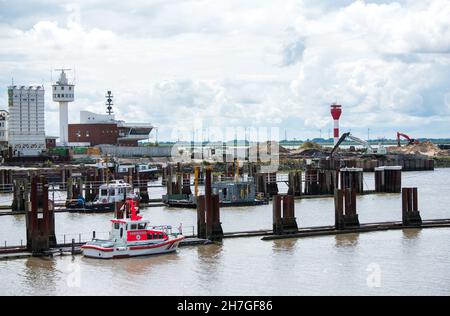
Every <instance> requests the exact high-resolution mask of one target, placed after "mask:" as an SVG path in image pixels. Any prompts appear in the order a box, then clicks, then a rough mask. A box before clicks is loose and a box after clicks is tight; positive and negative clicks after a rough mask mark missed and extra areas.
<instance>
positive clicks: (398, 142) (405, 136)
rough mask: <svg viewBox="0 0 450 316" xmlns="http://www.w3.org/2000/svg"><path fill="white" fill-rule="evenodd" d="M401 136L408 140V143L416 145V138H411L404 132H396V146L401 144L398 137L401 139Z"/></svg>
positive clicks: (417, 142)
mask: <svg viewBox="0 0 450 316" xmlns="http://www.w3.org/2000/svg"><path fill="white" fill-rule="evenodd" d="M402 137H403V138H404V139H406V140H407V141H408V145H417V144H419V141H418V140H416V139H414V138H411V137H409V136H408V135H406V134H403V133H400V132H397V144H398V147H400V146H401V143H400V139H401V138H402Z"/></svg>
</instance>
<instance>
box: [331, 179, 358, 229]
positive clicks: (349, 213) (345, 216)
mask: <svg viewBox="0 0 450 316" xmlns="http://www.w3.org/2000/svg"><path fill="white" fill-rule="evenodd" d="M356 192H357V190H356V189H352V188H348V189H339V190H337V191H336V193H335V197H334V207H335V226H336V229H338V230H342V229H349V228H354V227H359V218H358V213H357V211H356Z"/></svg>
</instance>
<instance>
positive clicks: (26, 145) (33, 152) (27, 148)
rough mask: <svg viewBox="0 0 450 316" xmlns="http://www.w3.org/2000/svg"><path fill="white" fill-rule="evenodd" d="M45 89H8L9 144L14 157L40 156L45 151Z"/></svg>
mask: <svg viewBox="0 0 450 316" xmlns="http://www.w3.org/2000/svg"><path fill="white" fill-rule="evenodd" d="M44 94H45V92H44V87H42V86H9V87H8V112H9V119H8V135H7V137H8V144H9V147H11V149H12V153H13V156H15V157H18V156H39V155H40V154H41V153H42V151H44V150H45V120H44V106H45V105H44V104H45V103H44Z"/></svg>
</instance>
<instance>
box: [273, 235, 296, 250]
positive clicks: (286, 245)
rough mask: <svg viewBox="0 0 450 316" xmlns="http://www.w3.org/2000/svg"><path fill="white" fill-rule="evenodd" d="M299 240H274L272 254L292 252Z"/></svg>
mask: <svg viewBox="0 0 450 316" xmlns="http://www.w3.org/2000/svg"><path fill="white" fill-rule="evenodd" d="M299 240H300V239H298V238H289V239H279V240H274V241H273V246H272V249H273V252H283V251H292V250H293V249H295V248H296V246H297V243H298V242H299Z"/></svg>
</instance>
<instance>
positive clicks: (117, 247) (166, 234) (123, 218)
mask: <svg viewBox="0 0 450 316" xmlns="http://www.w3.org/2000/svg"><path fill="white" fill-rule="evenodd" d="M111 222H112V229H111V232H110V235H109V238H108V239H107V240H100V239H93V240H92V241H90V242H88V243H86V245H84V246H82V247H81V249H82V251H83V255H84V256H85V257H89V258H98V259H114V258H127V257H136V256H147V255H154V254H163V253H170V252H174V251H176V250H177V248H178V246H179V244H180V242H181V241H182V240H183V239H184V236H183V235H182V234H181V232H180V233H172V227H171V226H153V227H152V226H150V222H149V221H148V220H143V219H142V217H141V216H139V215H138V209H137V208H136V206H135V204H134V201H133V200H132V199H128V200H127V201H126V203H125V204H124V206H123V207H122V208H121V209H120V210H119V211H118V212H116V216H115V218H114V219H112V220H111Z"/></svg>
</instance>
